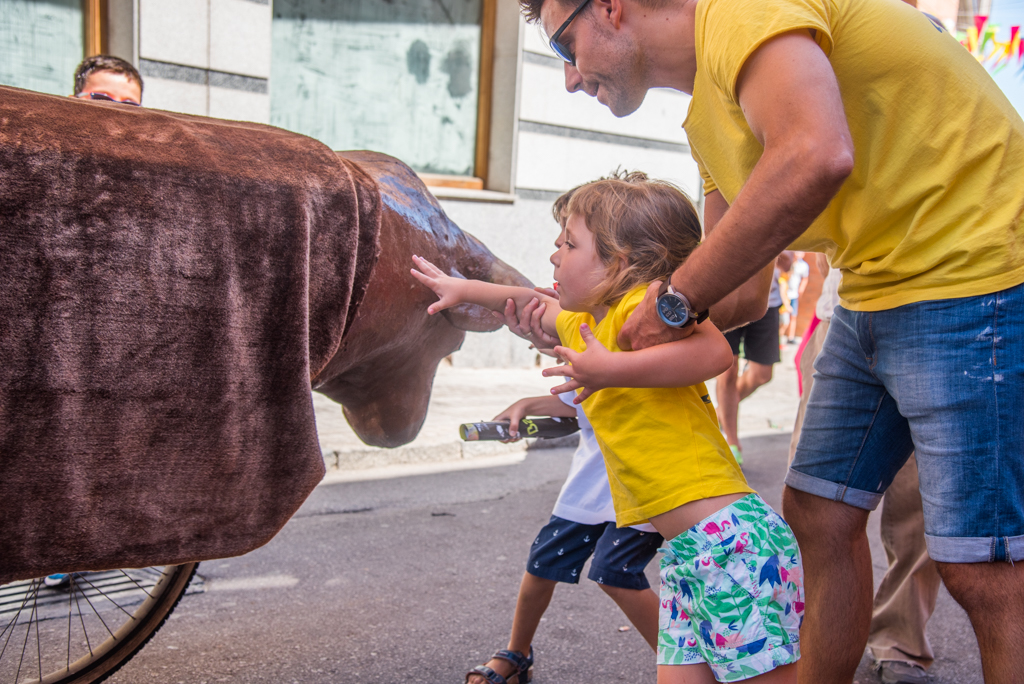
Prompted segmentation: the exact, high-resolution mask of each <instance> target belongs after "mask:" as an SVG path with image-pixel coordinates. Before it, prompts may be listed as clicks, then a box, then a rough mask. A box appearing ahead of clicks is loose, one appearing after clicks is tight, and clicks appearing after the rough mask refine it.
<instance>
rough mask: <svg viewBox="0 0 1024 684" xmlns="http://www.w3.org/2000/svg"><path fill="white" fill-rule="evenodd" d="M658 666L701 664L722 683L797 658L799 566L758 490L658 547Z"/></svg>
mask: <svg viewBox="0 0 1024 684" xmlns="http://www.w3.org/2000/svg"><path fill="white" fill-rule="evenodd" d="M661 553H662V554H663V555H662V559H661V612H660V619H659V629H660V631H659V634H658V664H659V665H691V664H696V663H707V664H708V665H710V666H711V670H712V671H713V672H714V674H715V678H716V679H717V680H718V681H720V682H735V681H739V680H742V679H748V678H750V677H755V676H757V675H761V674H764V673H766V672H770V671H771V670H773V669H775V668H776V667H778V666H780V665H788V664H790V663H795V662H796V661H797V660H799V659H800V623H801V622H802V621H803V611H804V597H803V572H802V567H801V564H800V549H799V548H798V547H797V544H796V538H795V537H794V536H793V531H792V530H791V529H790V528H789V525H787V524H786V521H785V520H783V519H782V518H781V517H780V516H779V514H778V513H776V512H775V511H773V510H772V508H771V507H770V506H769V505H768V504H766V503H765V502H764V500H763V499H761V497H760V496H758V495H757V494H750V495H749V496H745V497H744V498H742V499H740V500H739V501H736V502H734V503H733V504H731V505H729V506H726V507H725V508H723V509H722V510H720V511H718V512H717V513H715V514H714V515H711V516H709V517H707V518H705V519H704V520H702V521H701V522H699V523H697V524H696V525H695V526H694V527H692V528H690V529H689V530H687V531H686V532H684V533H682V534H680V535H679V536H678V537H676V538H675V539H672V540H671V541H669V542H668V543H667V545H666V548H663V549H662V550H661Z"/></svg>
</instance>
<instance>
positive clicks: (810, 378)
mask: <svg viewBox="0 0 1024 684" xmlns="http://www.w3.org/2000/svg"><path fill="white" fill-rule="evenodd" d="M828 323H829V322H828V321H821V322H820V323H818V326H817V327H816V328H815V329H814V332H813V333H812V334H811V338H810V339H809V340H808V341H807V345H806V346H805V347H804V353H803V354H801V355H800V375H801V377H802V378H803V392H801V393H800V406H799V407H798V408H797V411H796V421H795V422H794V423H793V436H792V437H791V438H790V440H789V461H788V463H792V462H793V455H794V454H795V453H796V443H797V442H798V441H800V429H801V428H802V427H803V424H804V413H805V412H806V411H807V398H808V397H810V396H811V387H813V386H814V360H815V359H816V358H818V354H819V353H820V352H821V345H823V344H824V343H825V335H826V334H827V333H828Z"/></svg>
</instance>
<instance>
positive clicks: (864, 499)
mask: <svg viewBox="0 0 1024 684" xmlns="http://www.w3.org/2000/svg"><path fill="white" fill-rule="evenodd" d="M786 485H788V486H790V487H792V488H793V489H797V490H799V491H801V492H807V493H808V494H813V495H814V496H820V497H821V498H823V499H830V500H832V501H839V502H841V503H844V504H847V505H849V506H854V507H856V508H862V509H864V510H865V511H873V510H875V509H876V508H878V502H879V501H881V500H882V495H881V494H879V493H877V492H865V491H863V490H860V489H853V488H851V487H847V486H846V485H841V484H837V483H835V482H832V481H830V480H822V479H821V478H817V477H813V476H811V475H808V474H806V473H801V472H800V471H799V470H793V469H792V468H790V469H789V472H788V473H787V474H786Z"/></svg>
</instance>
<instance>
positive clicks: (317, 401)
mask: <svg viewBox="0 0 1024 684" xmlns="http://www.w3.org/2000/svg"><path fill="white" fill-rule="evenodd" d="M795 352H796V346H784V347H783V350H782V363H779V364H776V366H775V375H774V377H773V379H772V381H771V382H770V383H768V384H767V385H765V386H764V387H762V388H761V389H759V390H757V391H756V392H755V393H754V394H753V395H752V396H751V397H750V398H748V399H747V400H745V401H744V402H743V403H742V404H741V405H740V423H739V433H740V437H741V439H742V438H743V437H753V436H757V435H768V434H783V433H789V432H792V430H793V421H794V419H795V418H796V409H797V402H798V396H797V385H796V368H795V366H794V365H793V355H794V353H795ZM545 360H547V359H546V357H545ZM547 365H554V363H553V361H552V362H551V363H550V364H546V365H545V367H547ZM540 370H541V369H540V368H456V367H452V366H450V365H448V364H447V363H444V362H442V364H441V365H440V366H439V367H438V370H437V376H436V378H435V379H434V390H433V392H432V393H431V397H430V407H429V408H428V409H427V418H426V421H425V422H424V424H423V429H422V430H420V434H419V436H418V437H417V438H416V439H415V440H413V441H412V442H411V443H409V444H406V445H405V446H402V447H397V448H395V449H382V448H378V447H371V446H368V445H366V444H364V443H363V442H362V441H360V439H359V438H358V437H356V435H355V433H354V432H353V431H352V428H350V427H349V425H348V422H347V421H346V420H345V417H344V415H342V412H341V406H339V405H338V404H336V403H334V402H333V401H331V400H330V399H328V398H327V397H324V396H322V395H320V394H317V393H316V392H314V393H313V407H314V409H315V410H316V421H317V431H318V432H319V435H320V449H321V451H322V452H323V454H324V460H325V462H326V464H327V468H328V474H327V478H326V481H333V482H336V481H340V480H355V479H373V478H376V477H380V476H381V475H383V474H385V473H384V471H387V472H388V473H389V474H391V475H392V476H394V475H412V474H419V473H425V472H437V471H439V470H451V469H456V468H467V467H468V468H473V467H487V466H492V465H500V464H503V463H512V462H515V461H518V460H522V459H523V458H524V457H525V452H526V449H528V448H535V447H539V446H544V445H543V443H542V444H535V442H536V440H523V441H521V442H518V443H516V444H501V443H500V442H468V443H467V442H463V441H462V440H460V439H459V431H458V428H459V425H460V424H462V423H470V422H477V421H480V420H490V419H491V418H492V417H494V416H495V415H496V414H498V413H500V412H501V411H502V410H503V409H505V408H506V407H507V406H509V405H510V404H512V403H513V402H514V401H516V400H517V399H521V398H523V397H529V396H539V395H544V394H547V392H548V390H549V389H550V388H551V387H554V386H556V385H557V384H559V382H558V380H559V379H558V378H545V377H544V376H542V375H541V374H540ZM708 390H709V391H710V393H711V397H712V398H713V399H714V397H715V390H714V381H712V382H709V383H708ZM716 404H717V402H716ZM559 442H560V444H559V446H562V445H564V444H565V443H564V442H563V441H562V440H559Z"/></svg>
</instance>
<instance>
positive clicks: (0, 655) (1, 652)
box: [0, 580, 36, 660]
mask: <svg viewBox="0 0 1024 684" xmlns="http://www.w3.org/2000/svg"><path fill="white" fill-rule="evenodd" d="M35 582H36V581H35V580H32V584H30V585H29V592H31V591H32V589H33V588H34V587H35ZM28 597H29V593H26V594H25V598H23V599H22V600H21V605H20V606H18V612H17V613H15V614H14V618H13V619H12V620H11V621H10V622H9V623H7V627H4V631H3V632H0V636H3V635H4V633H6V632H7V629H8V628H10V630H11V633H10V634H8V635H7V639H6V640H5V641H4V647H3V648H0V660H3V657H4V653H5V652H6V651H7V644H8V643H9V642H10V641H11V637H12V636H14V629H15V627H16V626H17V624H18V618H20V617H21V611H23V610H25V604H26V603H28Z"/></svg>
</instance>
